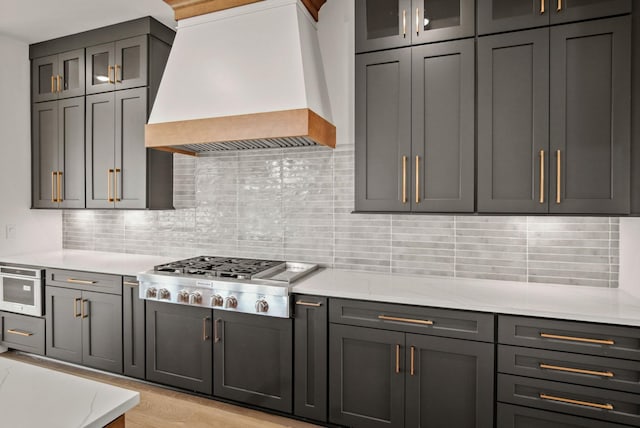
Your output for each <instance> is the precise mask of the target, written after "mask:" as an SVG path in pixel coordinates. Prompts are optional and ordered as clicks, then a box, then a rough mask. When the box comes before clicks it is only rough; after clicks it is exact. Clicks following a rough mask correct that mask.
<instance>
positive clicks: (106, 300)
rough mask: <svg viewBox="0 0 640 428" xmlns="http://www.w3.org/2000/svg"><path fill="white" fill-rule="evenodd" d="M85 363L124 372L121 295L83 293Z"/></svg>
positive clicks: (115, 371) (83, 361) (98, 367)
mask: <svg viewBox="0 0 640 428" xmlns="http://www.w3.org/2000/svg"><path fill="white" fill-rule="evenodd" d="M82 363H83V364H84V365H86V366H89V367H95V368H97V369H101V370H108V371H111V372H114V373H122V297H121V296H116V295H113V294H104V293H93V292H89V291H83V292H82Z"/></svg>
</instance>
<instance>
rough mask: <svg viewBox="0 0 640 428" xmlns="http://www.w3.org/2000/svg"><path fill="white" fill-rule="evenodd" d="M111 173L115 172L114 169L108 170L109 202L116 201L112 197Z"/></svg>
mask: <svg viewBox="0 0 640 428" xmlns="http://www.w3.org/2000/svg"><path fill="white" fill-rule="evenodd" d="M111 174H113V170H112V169H108V170H107V202H114V199H113V198H112V197H111Z"/></svg>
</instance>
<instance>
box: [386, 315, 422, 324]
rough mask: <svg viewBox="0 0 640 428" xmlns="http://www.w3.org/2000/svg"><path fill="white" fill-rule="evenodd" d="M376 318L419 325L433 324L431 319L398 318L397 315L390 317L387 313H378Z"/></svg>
mask: <svg viewBox="0 0 640 428" xmlns="http://www.w3.org/2000/svg"><path fill="white" fill-rule="evenodd" d="M378 319H379V320H382V321H398V322H406V323H409V324H421V325H433V321H431V320H418V319H413V318H398V317H390V316H387V315H378Z"/></svg>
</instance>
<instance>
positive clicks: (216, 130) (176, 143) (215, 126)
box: [144, 108, 336, 155]
mask: <svg viewBox="0 0 640 428" xmlns="http://www.w3.org/2000/svg"><path fill="white" fill-rule="evenodd" d="M144 134H145V146H146V147H148V148H154V149H159V150H167V151H173V152H176V153H182V154H190V155H195V154H196V153H197V152H198V151H199V150H198V149H197V146H198V145H204V144H206V145H210V144H216V143H229V142H234V141H249V140H269V139H283V138H293V139H296V138H302V139H305V140H310V141H312V142H313V143H316V144H320V145H323V146H327V147H331V148H335V147H336V127H335V126H334V125H332V124H331V123H329V122H328V121H326V120H325V119H323V118H322V117H320V116H318V115H317V114H316V113H314V112H313V111H312V110H310V109H308V108H303V109H296V110H283V111H276V112H267V113H254V114H243V115H237V116H224V117H214V118H205V119H193V120H183V121H177V122H163V123H152V124H148V125H145V133H144ZM180 146H189V147H190V148H193V147H196V148H194V149H193V150H190V149H186V148H180ZM206 150H207V149H206V148H203V150H202V151H206Z"/></svg>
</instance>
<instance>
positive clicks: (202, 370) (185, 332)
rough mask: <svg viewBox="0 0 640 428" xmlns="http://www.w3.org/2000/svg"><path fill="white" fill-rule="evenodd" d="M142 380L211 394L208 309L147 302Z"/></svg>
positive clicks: (211, 360) (209, 311) (210, 348)
mask: <svg viewBox="0 0 640 428" xmlns="http://www.w3.org/2000/svg"><path fill="white" fill-rule="evenodd" d="M146 303H147V305H146V306H147V313H146V319H147V321H146V329H147V339H146V343H147V364H146V366H147V367H146V371H147V373H146V379H147V380H150V381H153V382H158V383H163V384H165V385H171V386H175V387H178V388H183V389H188V390H190V391H196V392H201V393H203V394H209V395H210V394H211V393H212V391H213V389H212V384H211V382H212V380H213V371H212V370H213V347H212V339H211V337H212V331H211V316H212V311H211V309H206V308H196V307H192V306H182V305H173V304H170V303H161V302H154V301H149V300H148V301H147V302H146Z"/></svg>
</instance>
